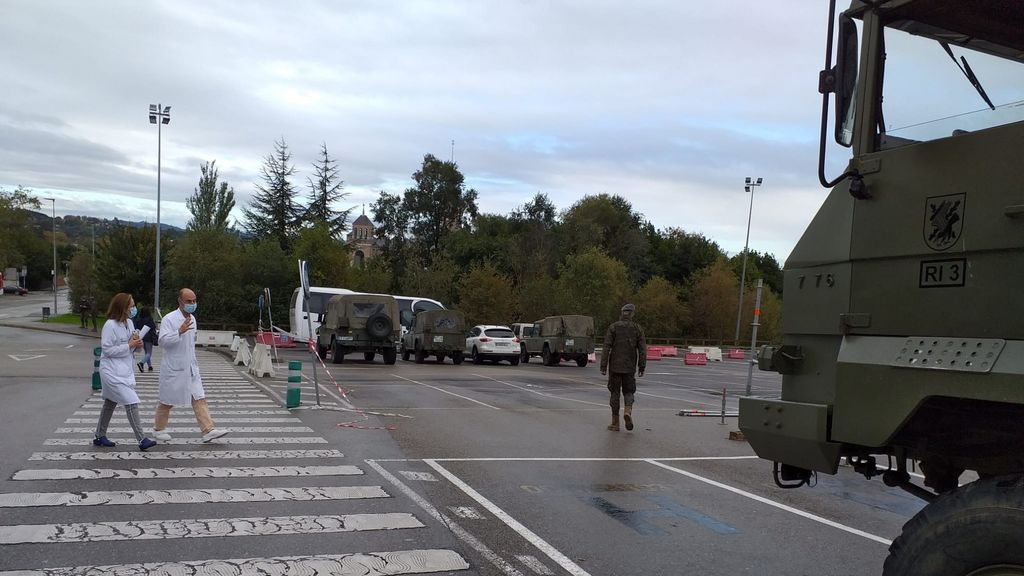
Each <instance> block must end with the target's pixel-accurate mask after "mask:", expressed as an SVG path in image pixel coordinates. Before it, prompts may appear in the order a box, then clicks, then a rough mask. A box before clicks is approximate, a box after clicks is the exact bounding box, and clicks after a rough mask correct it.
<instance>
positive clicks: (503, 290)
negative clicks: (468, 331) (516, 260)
mask: <svg viewBox="0 0 1024 576" xmlns="http://www.w3.org/2000/svg"><path fill="white" fill-rule="evenodd" d="M458 288H459V310H462V312H464V313H465V314H466V322H467V323H468V324H469V325H471V326H472V325H475V324H507V323H508V322H510V321H511V320H512V318H513V316H514V314H515V304H516V302H515V294H514V293H513V290H512V280H511V279H510V278H509V277H508V276H507V275H505V274H502V273H501V272H499V271H498V269H497V268H495V267H494V265H492V264H490V263H485V264H480V265H477V266H474V267H473V268H472V269H471V270H470V271H469V272H467V273H466V275H465V276H463V277H462V280H460V281H459V285H458Z"/></svg>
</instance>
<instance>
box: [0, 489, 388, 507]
mask: <svg viewBox="0 0 1024 576" xmlns="http://www.w3.org/2000/svg"><path fill="white" fill-rule="evenodd" d="M388 497H389V496H388V494H387V493H386V492H384V490H383V489H382V488H381V487H380V486H311V487H304V488H236V489H226V488H207V489H203V490H116V491H102V492H15V493H6V494H0V508H27V507H37V506H106V505H120V504H130V505H136V504H214V503H217V504H219V503H224V502H231V503H236V502H306V501H318V500H354V499H362V498H388Z"/></svg>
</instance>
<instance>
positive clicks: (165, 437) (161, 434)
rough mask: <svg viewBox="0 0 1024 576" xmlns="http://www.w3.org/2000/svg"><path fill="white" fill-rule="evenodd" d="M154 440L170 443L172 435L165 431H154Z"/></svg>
mask: <svg viewBox="0 0 1024 576" xmlns="http://www.w3.org/2000/svg"><path fill="white" fill-rule="evenodd" d="M153 438H156V439H157V440H159V441H161V442H167V441H169V440H170V439H171V435H170V434H168V433H167V432H165V431H163V430H160V431H156V430H154V431H153Z"/></svg>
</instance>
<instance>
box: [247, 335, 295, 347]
mask: <svg viewBox="0 0 1024 576" xmlns="http://www.w3.org/2000/svg"><path fill="white" fill-rule="evenodd" d="M256 343H257V344H266V345H267V346H270V345H271V344H273V345H274V346H277V347H278V348H294V347H295V339H294V338H292V337H291V336H289V335H288V334H281V333H280V332H260V333H259V334H257V335H256Z"/></svg>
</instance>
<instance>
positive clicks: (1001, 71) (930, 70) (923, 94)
mask: <svg viewBox="0 0 1024 576" xmlns="http://www.w3.org/2000/svg"><path fill="white" fill-rule="evenodd" d="M891 24H892V25H891V26H890V27H887V28H886V29H885V38H884V40H885V77H884V86H883V94H882V112H883V117H884V130H883V131H882V133H881V134H880V135H879V136H880V142H879V143H880V147H881V148H882V149H886V148H894V147H898V146H904V145H907V144H911V143H914V142H922V141H928V140H936V139H939V138H946V137H950V136H957V135H961V134H965V133H969V132H974V131H976V130H984V129H986V128H992V127H995V126H1001V125H1005V124H1011V123H1014V122H1019V121H1021V120H1024V62H1021V61H1019V60H1017V61H1014V60H1011V59H1009V58H1005V57H1001V56H997V55H994V54H992V53H989V52H983V51H978V50H972V49H968V48H964V47H961V46H958V45H957V42H956V41H954V40H953V39H951V40H950V41H949V48H950V50H951V51H952V53H953V55H954V56H955V58H956V61H957V62H956V63H954V61H953V60H951V59H950V55H949V54H948V53H947V51H946V49H945V47H944V46H943V44H942V43H941V42H940V41H939V39H940V37H941V36H940V35H938V34H931V37H925V36H921V35H917V34H918V33H924V32H928V31H931V30H930V29H929V28H928V27H927V26H926V25H923V24H921V23H919V22H908V21H906V20H900V21H896V22H892V23H891ZM908 31H909V32H908ZM910 32H914V33H910ZM947 37H950V38H959V36H958V35H957V34H948V35H947ZM990 46H991V45H989V44H979V47H990ZM961 57H963V58H965V59H966V60H967V62H968V65H967V66H964V64H963V60H961ZM958 64H959V66H958ZM961 66H963V67H964V68H967V67H968V66H969V69H970V70H972V71H973V73H974V75H975V76H976V77H977V80H978V82H979V84H980V85H982V86H983V87H984V91H985V92H986V93H987V95H988V96H989V97H990V98H991V100H992V103H993V105H994V109H992V108H990V107H989V106H988V104H987V103H985V101H984V100H983V99H982V97H981V96H980V95H979V91H978V90H977V89H976V88H975V87H974V86H973V85H972V83H971V81H970V80H969V79H968V78H966V77H965V72H963V71H962V70H961Z"/></svg>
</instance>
